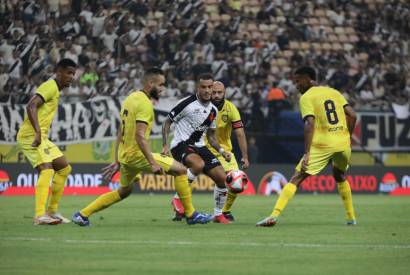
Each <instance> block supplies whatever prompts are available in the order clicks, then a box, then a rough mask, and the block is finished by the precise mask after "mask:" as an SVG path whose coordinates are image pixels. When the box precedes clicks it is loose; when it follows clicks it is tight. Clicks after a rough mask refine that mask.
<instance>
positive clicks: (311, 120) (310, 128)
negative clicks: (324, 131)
mask: <svg viewBox="0 0 410 275" xmlns="http://www.w3.org/2000/svg"><path fill="white" fill-rule="evenodd" d="M314 131H315V117H314V116H308V117H306V118H305V126H304V130H303V134H304V138H305V154H304V155H303V163H302V169H303V170H306V168H307V165H308V163H309V154H310V147H311V145H312V139H313V133H314Z"/></svg>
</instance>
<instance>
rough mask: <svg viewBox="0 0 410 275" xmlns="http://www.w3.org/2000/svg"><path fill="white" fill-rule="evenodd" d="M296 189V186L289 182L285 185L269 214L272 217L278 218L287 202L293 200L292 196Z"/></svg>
mask: <svg viewBox="0 0 410 275" xmlns="http://www.w3.org/2000/svg"><path fill="white" fill-rule="evenodd" d="M297 189H298V188H297V187H296V185H295V184H293V183H291V182H289V183H288V184H286V185H285V187H283V190H282V193H280V196H279V198H278V200H277V201H276V204H275V207H274V208H273V211H272V214H271V216H272V217H279V215H280V213H281V212H282V211H283V209H284V208H285V207H286V205H287V204H288V202H289V200H290V199H291V198H293V196H294V195H295V193H296V190H297Z"/></svg>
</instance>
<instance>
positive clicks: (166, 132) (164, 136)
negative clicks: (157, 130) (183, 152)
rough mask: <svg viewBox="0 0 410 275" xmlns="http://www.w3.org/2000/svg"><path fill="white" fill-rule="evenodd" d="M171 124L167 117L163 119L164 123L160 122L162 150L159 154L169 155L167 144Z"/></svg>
mask: <svg viewBox="0 0 410 275" xmlns="http://www.w3.org/2000/svg"><path fill="white" fill-rule="evenodd" d="M171 124H172V120H171V119H170V118H169V117H167V119H166V120H165V121H164V123H163V124H162V151H161V154H164V155H167V156H170V155H171V152H170V150H169V146H168V136H169V132H170V130H171Z"/></svg>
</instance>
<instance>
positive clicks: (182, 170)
mask: <svg viewBox="0 0 410 275" xmlns="http://www.w3.org/2000/svg"><path fill="white" fill-rule="evenodd" d="M171 172H172V174H173V175H175V176H181V175H186V173H187V168H186V167H185V166H184V165H182V164H181V163H177V164H176V165H175V167H173V169H172V170H171Z"/></svg>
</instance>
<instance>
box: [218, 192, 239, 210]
mask: <svg viewBox="0 0 410 275" xmlns="http://www.w3.org/2000/svg"><path fill="white" fill-rule="evenodd" d="M237 196H238V194H235V193H233V192H231V191H229V190H228V196H227V198H226V202H225V204H224V208H222V212H229V211H231V208H232V205H233V203H234V202H235V200H236V197H237Z"/></svg>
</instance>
